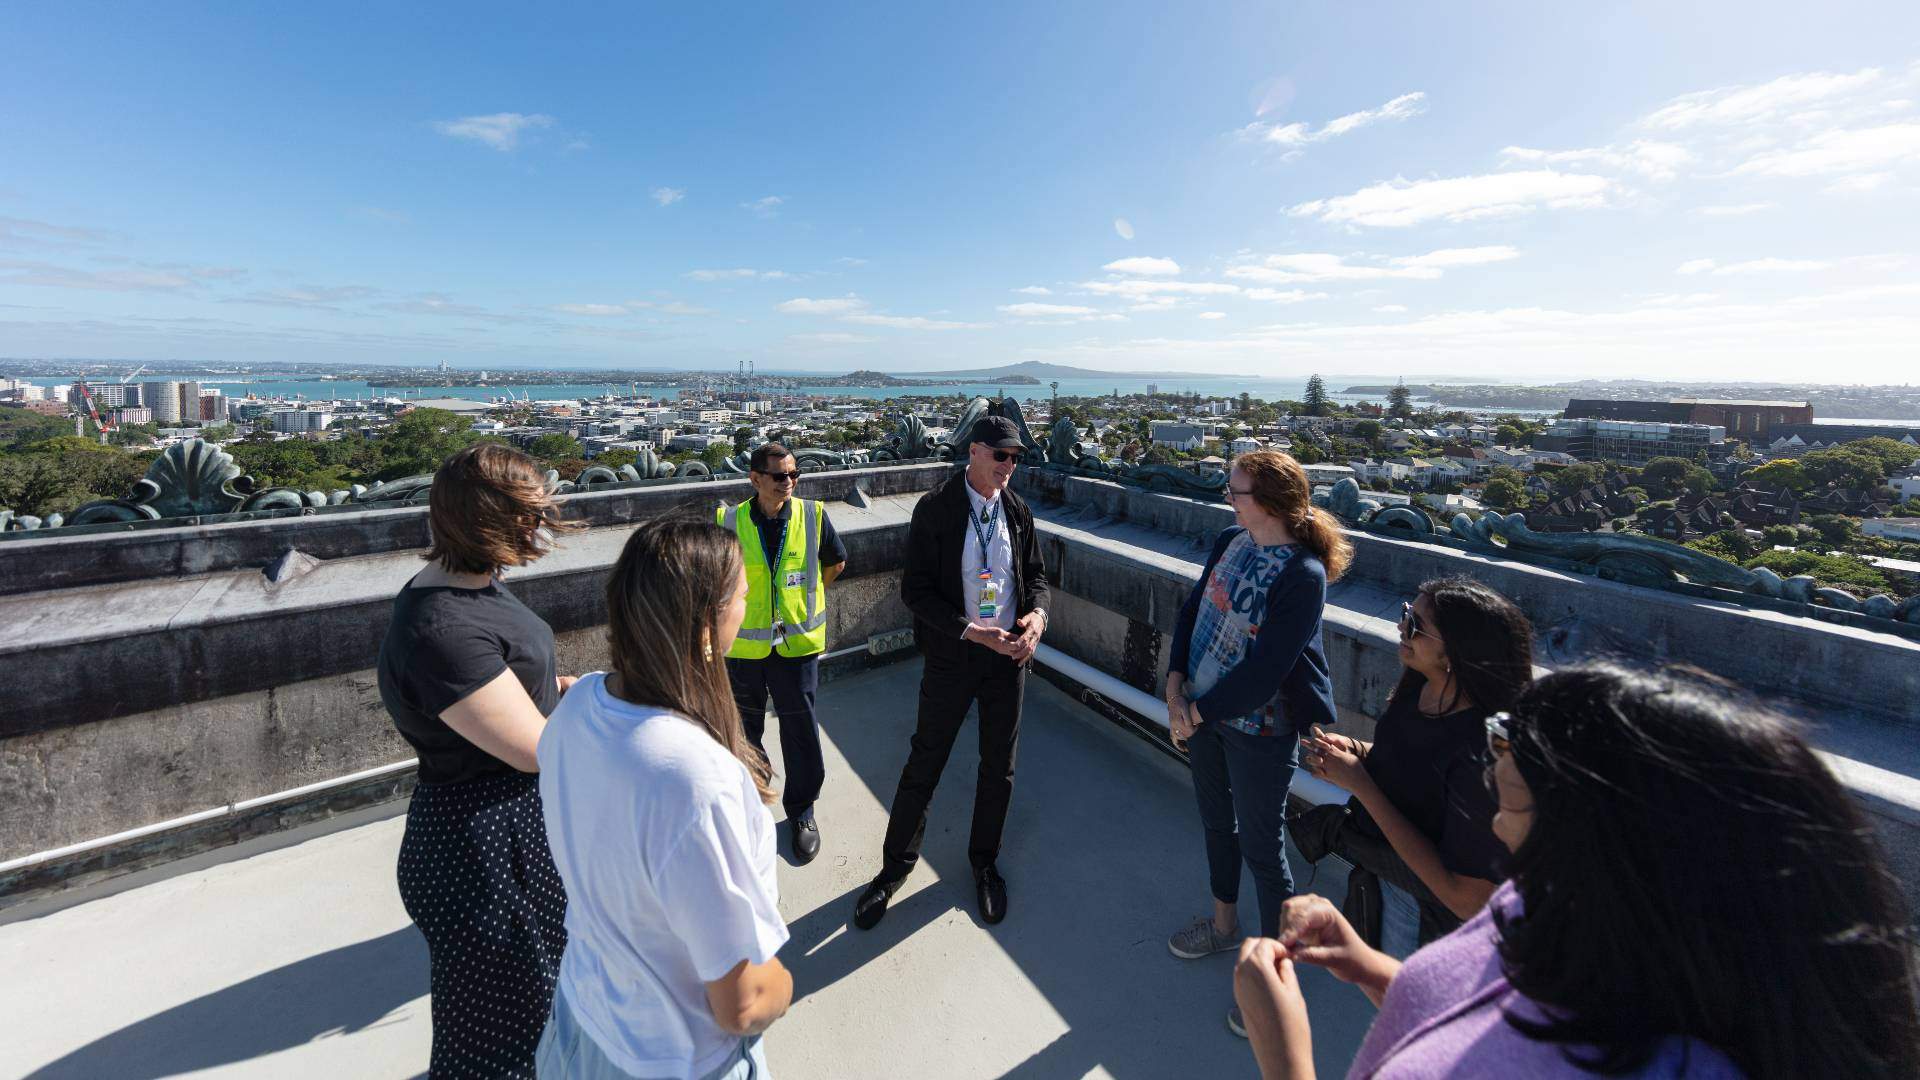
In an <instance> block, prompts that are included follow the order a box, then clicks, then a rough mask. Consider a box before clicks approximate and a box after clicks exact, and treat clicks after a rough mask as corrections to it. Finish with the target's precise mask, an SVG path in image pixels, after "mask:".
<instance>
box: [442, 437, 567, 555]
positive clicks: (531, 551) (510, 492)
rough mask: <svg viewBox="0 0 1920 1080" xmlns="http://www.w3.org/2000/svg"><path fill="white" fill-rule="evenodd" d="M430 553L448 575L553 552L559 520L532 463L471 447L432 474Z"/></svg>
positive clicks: (488, 446) (509, 450)
mask: <svg viewBox="0 0 1920 1080" xmlns="http://www.w3.org/2000/svg"><path fill="white" fill-rule="evenodd" d="M427 525H428V529H429V531H431V532H432V534H433V546H432V547H431V548H430V549H428V551H427V554H426V556H425V558H426V559H427V561H429V562H437V563H439V564H440V568H441V569H442V570H445V571H446V572H447V573H449V574H457V573H469V574H491V573H493V572H495V571H497V570H499V569H501V568H502V567H507V566H525V565H527V564H528V563H530V562H532V561H534V560H535V559H538V558H539V557H540V556H542V555H545V554H546V553H547V552H548V551H549V550H550V549H551V547H552V539H553V534H554V533H556V532H563V531H566V530H570V529H575V528H578V527H579V526H578V525H577V524H576V523H574V522H571V521H562V520H561V519H560V511H559V508H558V507H557V506H555V505H554V501H553V496H552V495H550V494H548V492H547V480H546V477H544V476H542V475H541V474H540V467H539V466H538V465H535V464H534V461H533V459H532V458H530V457H528V456H527V455H525V454H523V453H521V452H520V451H518V450H515V449H514V448H513V447H511V446H505V445H502V444H500V443H475V444H474V445H472V446H469V447H467V448H466V449H464V450H461V451H459V452H457V453H455V454H454V455H453V456H452V457H450V458H448V459H447V460H446V463H445V464H443V465H441V466H440V469H439V471H437V472H435V473H434V474H433V487H432V489H431V491H430V493H429V495H428V496H427Z"/></svg>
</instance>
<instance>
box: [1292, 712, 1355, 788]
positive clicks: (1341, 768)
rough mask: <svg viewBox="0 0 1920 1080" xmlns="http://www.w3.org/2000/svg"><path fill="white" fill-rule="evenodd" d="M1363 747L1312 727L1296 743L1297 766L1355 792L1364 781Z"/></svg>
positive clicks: (1330, 782) (1347, 739) (1350, 739)
mask: <svg viewBox="0 0 1920 1080" xmlns="http://www.w3.org/2000/svg"><path fill="white" fill-rule="evenodd" d="M1364 756H1365V747H1364V745H1363V744H1362V743H1361V742H1360V741H1359V740H1357V739H1354V738H1352V737H1350V736H1347V735H1336V734H1333V733H1331V732H1327V731H1323V730H1321V728H1320V725H1318V724H1315V725H1314V726H1313V728H1312V730H1311V733H1310V734H1308V735H1307V736H1306V737H1305V738H1302V739H1301V740H1300V764H1301V766H1302V767H1304V768H1305V769H1306V770H1307V772H1308V773H1310V774H1312V775H1313V776H1317V777H1319V778H1320V779H1322V780H1325V781H1326V782H1328V783H1329V784H1333V785H1335V786H1337V787H1342V788H1345V789H1347V790H1348V791H1358V790H1359V785H1360V784H1362V783H1363V782H1365V781H1366V779H1367V778H1368V773H1367V767H1366V766H1365V765H1363V764H1361V759H1362V758H1363V757H1364Z"/></svg>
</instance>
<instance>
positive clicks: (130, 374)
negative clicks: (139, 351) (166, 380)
mask: <svg viewBox="0 0 1920 1080" xmlns="http://www.w3.org/2000/svg"><path fill="white" fill-rule="evenodd" d="M145 370H147V365H145V364H141V365H140V366H139V367H137V368H134V369H133V370H132V371H129V372H127V373H126V374H125V375H122V376H120V381H121V382H123V383H130V382H132V381H133V377H134V376H135V375H138V374H140V373H141V372H143V371H145Z"/></svg>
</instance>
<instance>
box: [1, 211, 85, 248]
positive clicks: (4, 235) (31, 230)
mask: <svg viewBox="0 0 1920 1080" xmlns="http://www.w3.org/2000/svg"><path fill="white" fill-rule="evenodd" d="M111 235H112V234H110V233H105V232H102V231H100V230H98V229H81V228H75V227H73V226H69V225H53V224H49V223H47V222H44V221H30V220H28V219H26V218H13V217H0V247H9V248H71V247H80V246H83V245H86V244H98V243H102V242H104V241H106V240H108V239H110V238H111Z"/></svg>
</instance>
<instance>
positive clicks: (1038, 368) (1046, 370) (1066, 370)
mask: <svg viewBox="0 0 1920 1080" xmlns="http://www.w3.org/2000/svg"><path fill="white" fill-rule="evenodd" d="M916 374H923V375H928V376H942V377H948V378H962V379H985V380H992V379H1010V378H1013V377H1014V376H1016V375H1025V376H1027V377H1029V378H1033V379H1137V378H1139V377H1140V373H1139V372H1137V371H1134V372H1126V371H1094V370H1092V369H1089V368H1077V367H1068V366H1066V365H1065V364H1042V363H1040V362H1039V361H1036V360H1028V361H1026V362H1024V363H1019V364H1008V365H1007V366H1005V367H997V368H982V369H976V370H974V371H927V372H917V373H916Z"/></svg>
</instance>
